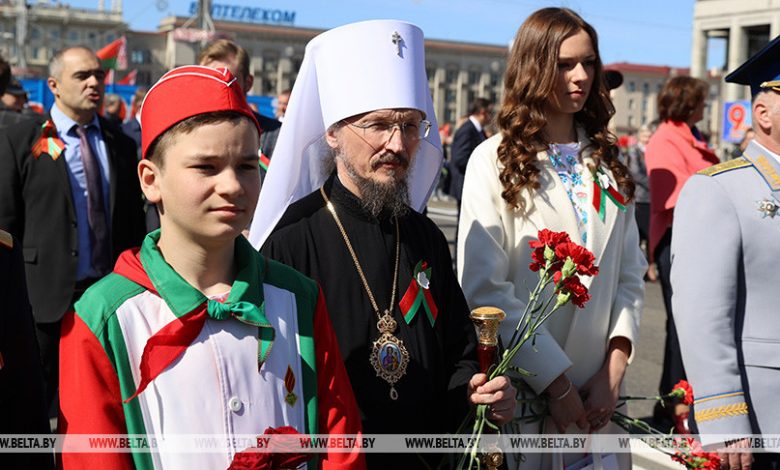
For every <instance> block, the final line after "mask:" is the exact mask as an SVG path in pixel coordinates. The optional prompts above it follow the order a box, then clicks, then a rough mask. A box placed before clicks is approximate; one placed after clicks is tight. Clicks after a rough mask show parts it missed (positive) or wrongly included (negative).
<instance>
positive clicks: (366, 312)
mask: <svg viewBox="0 0 780 470" xmlns="http://www.w3.org/2000/svg"><path fill="white" fill-rule="evenodd" d="M778 56H780V38H778V39H776V40H774V41H772V42H771V43H770V44H768V45H767V46H766V47H765V48H764V49H762V50H761V51H760V52H758V53H757V54H756V55H755V56H754V57H752V58H751V59H750V60H749V61H748V62H747V63H746V64H744V65H743V66H742V67H740V68H739V69H738V70H736V71H734V72H733V73H732V74H731V75H729V77H727V81H730V82H734V83H740V84H745V85H749V86H750V87H751V92H752V96H753V109H752V112H753V125H754V129H753V132H754V137H753V140H752V141H751V142H750V143H747V144H746V145H745V146H744V147H743V148H742V150H741V152H740V154H739V155H738V156H737V158H734V159H733V160H729V161H727V162H724V163H719V160H718V158H717V157H716V155H715V153H714V152H713V151H712V150H711V149H710V148H709V147H708V146H707V144H706V142H705V141H704V139H703V137H702V135H701V133H700V132H699V131H698V130H697V128H696V123H697V122H698V121H700V120H701V119H702V115H703V109H704V105H705V100H706V97H707V87H706V84H705V83H704V82H702V81H701V80H698V79H695V78H690V77H675V78H672V79H671V80H669V81H668V82H667V83H666V84H665V86H664V88H663V90H662V91H661V93H660V95H659V112H660V115H659V121H658V123H657V126H656V125H655V124H654V125H650V126H647V127H643V128H642V129H640V132H639V138H638V140H637V142H636V143H635V144H632V145H631V146H630V147H629V148H622V149H621V148H620V147H619V146H618V142H617V139H616V137H615V136H614V135H613V134H612V133H611V132H610V131H609V128H608V124H609V121H610V119H611V118H612V117H613V115H614V112H615V110H614V107H613V105H612V101H611V98H610V89H612V88H615V87H617V86H620V81H621V80H619V77H616V76H615V75H614V74H611V75H610V74H608V73H607V71H605V70H604V67H603V64H602V61H601V55H600V53H599V41H598V35H597V33H596V31H595V29H594V28H593V27H592V26H591V25H590V24H589V23H588V22H586V21H585V20H584V19H583V18H582V17H580V16H579V15H578V14H576V13H575V12H573V11H572V10H569V9H567V8H544V9H541V10H538V11H536V12H535V13H533V14H532V15H530V16H529V17H528V18H527V19H526V20H525V21H524V22H523V23H522V25H521V26H520V28H519V30H518V32H517V35H516V38H515V41H514V43H513V46H512V49H511V51H510V52H509V56H508V64H507V65H508V66H507V71H506V75H505V77H504V95H503V98H502V101H501V103H495V104H494V103H492V102H491V101H489V100H487V99H484V98H479V99H477V100H475V102H474V103H473V104H472V106H471V108H470V109H469V114H468V116H466V117H465V118H464V119H463V120H462V123H461V124H460V125H459V126H456V128H455V131H454V133H451V132H449V131H447V130H444V131H441V129H440V127H439V123H438V122H437V117H436V115H435V113H434V110H433V104H432V101H431V96H430V91H429V88H428V79H427V77H426V69H425V57H424V36H423V32H422V31H421V30H420V29H419V28H418V27H416V26H414V25H412V24H409V23H406V22H403V21H395V20H377V21H367V22H360V23H353V24H349V25H346V26H342V27H338V28H335V29H332V30H329V31H326V32H324V33H322V34H320V35H319V36H317V37H316V38H314V39H313V40H312V41H311V42H310V43H309V44H308V46H307V48H306V54H305V57H304V60H303V63H302V65H301V70H300V73H299V75H298V77H297V79H296V82H295V85H294V87H293V88H292V90H285V91H284V92H283V93H282V94H280V96H279V98H278V103H279V105H278V112H277V117H278V119H273V118H270V117H266V116H263V115H261V114H259V113H257V112H256V111H255V110H253V109H252V108H251V107H250V106H249V104H248V102H247V100H246V94H247V93H248V92H249V90H251V89H252V83H253V77H252V74H251V73H250V69H249V56H248V54H247V52H246V51H245V50H244V49H243V48H242V47H241V46H240V45H238V44H236V43H235V42H232V41H229V40H226V39H220V40H217V41H215V42H213V43H211V44H210V45H208V46H206V47H205V48H203V50H202V51H201V53H200V54H199V56H198V58H197V65H188V66H183V67H178V68H175V69H173V70H171V71H169V72H168V73H166V74H165V75H164V76H163V77H162V78H160V80H159V81H158V82H157V83H156V84H154V85H153V86H152V87H151V88H149V89H148V90H146V89H140V90H139V92H138V93H137V94H136V97H135V98H134V100H133V106H131V107H130V109H126V107H123V106H122V103H121V99H120V102H117V101H116V98H118V97H116V98H115V97H112V96H104V95H105V93H104V83H103V79H104V78H105V71H104V70H102V69H101V67H100V63H99V61H98V59H97V57H96V56H95V53H94V52H93V51H92V50H90V49H88V48H85V47H81V46H76V47H68V48H65V49H63V50H61V51H59V52H57V53H56V54H55V55H54V56H53V57H52V59H51V61H50V64H49V77H48V80H47V85H48V87H49V89H50V90H51V92H52V93H53V95H54V105H53V106H52V108H51V110H50V111H49V112H48V114H47V115H45V116H38V117H36V116H25V115H22V114H21V113H17V112H16V111H15V110H13V109H12V107H11V106H10V105H7V104H5V103H6V100H5V99H4V100H3V103H4V104H3V108H2V109H0V228H1V229H3V230H4V231H0V263H2V269H0V272H2V276H3V280H4V281H5V282H2V283H0V286H3V289H5V290H4V294H5V297H6V303H7V304H8V305H9V307H8V308H7V309H6V314H4V316H3V318H2V319H0V385H1V386H0V404H2V406H0V410H2V411H0V413H2V415H1V416H0V417H1V418H2V419H0V433H4V434H11V433H12V434H44V433H47V432H50V421H49V418H50V417H54V416H56V417H57V429H58V431H57V432H58V433H60V434H64V435H66V436H68V435H80V434H102V435H105V434H117V435H126V434H132V435H145V436H164V435H166V434H169V435H174V434H220V435H225V436H232V435H243V434H260V433H262V432H264V431H265V430H268V429H273V428H280V427H283V426H289V427H291V428H294V430H295V431H296V432H298V433H301V434H344V435H359V434H361V433H366V434H446V433H453V432H456V430H457V429H458V427H459V425H461V423H462V422H463V421H464V419H466V417H467V416H468V415H469V413H470V411H471V410H472V409H474V407H475V406H477V405H486V406H487V408H486V410H487V412H486V416H487V418H488V419H490V420H491V421H492V422H493V423H494V424H495V425H497V426H503V425H507V424H510V423H512V422H513V421H515V422H522V423H524V424H522V426H521V428H520V431H521V432H522V433H530V434H543V433H602V434H617V433H621V432H623V431H622V430H621V429H620V428H618V427H617V426H616V425H615V424H613V423H612V422H611V419H612V416H613V414H614V413H615V412H616V411H620V410H616V408H617V406H618V404H619V402H620V400H619V397H620V396H621V395H622V394H624V391H625V384H624V377H625V373H626V370H627V367H628V366H629V364H630V362H631V360H632V359H633V358H634V357H635V356H636V343H637V340H638V331H639V324H640V317H641V313H642V309H643V301H644V283H645V280H646V279H649V280H654V279H655V278H656V276H657V278H658V279H659V280H660V283H661V287H662V290H663V296H664V306H665V308H666V313H667V324H666V326H667V339H666V344H665V346H664V354H665V358H664V366H663V372H664V374H663V377H662V380H661V384H660V386H659V391H660V393H661V394H665V393H668V392H669V391H670V390H671V388H672V387H673V386H674V385H675V384H676V383H677V382H678V381H679V380H681V379H684V378H686V377H687V379H688V380H690V382H691V383H692V384H693V387H694V390H696V395H697V398H698V400H699V401H697V402H696V403H694V404H693V407H692V408H691V407H690V406H689V404H688V403H683V402H679V403H678V402H673V403H668V404H667V406H666V407H661V408H659V410H658V411H657V413H658V414H659V415H663V416H660V417H658V419H659V420H660V419H668V420H669V421H670V422H671V423H672V424H675V425H676V430H677V431H678V432H691V428H693V432H696V431H697V430H698V432H701V433H702V435H703V440H704V441H705V443H707V444H712V445H714V446H715V447H716V448H718V449H719V450H720V451H721V452H722V461H723V465H724V468H731V469H740V470H741V469H748V468H777V467H776V466H777V465H778V462H780V459H779V458H778V457H777V454H772V453H755V454H751V452H750V451H749V450H748V449H746V448H745V446H746V445H747V441H745V440H744V439H742V438H743V437H745V436H747V435H751V434H761V433H770V434H771V433H775V432H776V431H777V425H776V424H775V423H776V420H774V419H773V418H774V414H775V411H774V407H773V406H772V398H773V392H772V390H774V386H775V384H777V382H775V381H776V380H778V379H777V376H776V375H777V373H776V371H777V364H776V362H777V361H776V360H775V359H774V358H775V357H776V356H774V354H773V351H774V349H775V345H776V344H777V341H778V340H780V332H778V331H776V330H777V327H775V326H774V325H775V324H776V322H773V321H772V317H771V313H772V312H773V308H772V301H771V299H772V296H771V292H772V287H773V282H772V281H773V280H774V275H773V274H774V273H773V271H772V263H773V261H774V256H772V255H774V254H776V253H777V251H778V250H780V245H778V241H777V237H776V236H775V234H776V230H777V227H775V226H774V225H776V224H777V222H776V220H780V218H777V219H776V217H775V216H776V215H777V212H778V209H779V208H780V175H778V172H779V171H780V137H779V136H780V132H778V129H777V127H778V125H777V123H778V122H780V117H779V116H780V114H778V113H780V65H777V64H780V61H777V60H776V59H777V58H778ZM377 75H378V76H381V77H382V80H373V79H371V78H369V77H375V76H377ZM9 81H10V78H9V70H8V66H7V64H6V63H5V62H2V61H0V91H5V90H4V88H6V87H8V86H9ZM10 86H11V87H13V83H11V85H10ZM11 89H12V90H13V88H11ZM140 103H143V105H141V104H140ZM11 113H14V114H11ZM437 131H440V132H437ZM450 139H451V140H450ZM443 140H445V142H443ZM443 143H444V144H445V145H448V146H449V147H450V151H451V153H450V156H449V159H448V167H449V171H450V177H451V194H452V195H453V197H454V198H455V199H456V201H457V207H458V219H459V221H458V229H457V250H456V261H455V263H453V258H452V257H451V255H450V249H449V246H448V243H447V240H446V239H445V237H444V235H443V234H442V232H441V231H440V230H439V229H438V228H437V226H436V225H435V224H434V223H433V222H432V221H431V220H430V219H429V218H427V217H426V216H425V215H424V210H425V208H426V205H427V203H428V199H429V197H430V196H431V194H432V193H433V192H434V191H435V190H436V188H437V184H438V182H439V178H440V176H441V168H442V165H443V163H444V154H443V145H442V144H443ZM607 195H609V196H608V197H607ZM542 229H547V230H550V231H554V232H562V233H565V234H566V235H567V237H568V239H570V240H571V241H572V242H574V243H576V244H578V245H581V246H582V247H584V248H586V249H587V250H588V251H590V252H591V253H593V255H594V257H595V260H596V263H597V264H598V271H599V275H598V276H597V277H594V278H591V279H588V280H587V281H583V283H584V285H585V287H586V288H587V291H588V293H589V295H590V300H589V301H588V302H587V304H585V305H584V306H583V305H579V306H575V305H573V304H568V305H566V306H564V307H563V308H562V309H561V310H560V311H558V312H556V314H555V315H554V316H552V317H551V318H550V319H549V320H548V321H547V322H546V323H545V324H544V325H542V326H541V328H540V329H539V330H538V332H537V335H536V337H535V338H534V341H533V345H528V346H527V347H524V348H523V349H521V350H520V353H519V354H518V355H517V357H516V358H515V363H514V365H515V366H516V367H518V368H522V369H524V370H527V371H529V372H530V374H529V375H527V376H524V377H523V378H522V380H520V381H513V380H512V379H511V378H510V377H508V376H498V377H495V378H493V379H491V380H489V378H488V375H486V374H485V372H486V371H485V370H481V369H480V365H479V362H478V360H477V349H478V347H477V337H476V334H475V330H474V326H473V324H472V323H471V321H470V320H469V311H470V309H473V308H476V307H479V306H486V305H490V306H495V307H498V308H500V309H501V310H503V311H504V312H505V313H506V316H507V319H506V320H505V321H504V322H503V323H502V324H501V328H500V332H501V335H502V337H503V338H505V339H508V338H509V337H510V336H512V334H513V330H514V328H515V326H516V325H517V323H518V321H519V318H520V315H521V314H522V313H523V311H524V310H525V307H526V304H527V302H528V296H527V292H528V290H529V289H530V287H531V286H533V285H535V284H536V282H537V279H536V275H537V274H536V273H535V272H533V271H531V270H529V269H528V266H529V264H532V261H534V256H535V254H534V248H533V247H531V246H530V245H529V241H531V240H533V239H535V238H536V236H537V233H538V232H539V231H540V230H542ZM537 261H538V260H537ZM453 264H456V269H453ZM656 267H657V275H656V270H655V269H656ZM659 346H660V345H659ZM39 359H40V360H39ZM518 393H521V394H523V395H526V394H531V395H533V396H538V397H541V398H544V399H545V400H546V403H547V408H546V409H547V411H546V414H545V416H542V417H541V419H534V420H528V419H526V418H529V416H527V415H525V413H528V412H529V408H527V407H524V406H519V405H518V403H517V396H518ZM22 401H24V402H25V403H26V406H24V407H20V406H18V405H14V404H16V403H18V402H22ZM52 410H56V411H55V412H52ZM689 425H690V427H689ZM714 434H720V435H726V436H730V437H731V439H729V440H707V439H704V436H705V435H714ZM228 447H229V448H228V449H227V450H226V451H225V452H222V453H219V452H213V453H206V454H191V453H182V452H151V453H150V452H144V451H132V452H126V453H120V452H116V453H76V452H65V453H62V454H60V455H58V457H57V462H58V464H59V465H60V466H61V467H63V468H87V467H89V466H94V467H96V468H133V467H142V468H152V467H153V468H184V467H191V468H228V467H230V466H231V465H233V466H236V468H239V467H238V466H239V465H241V462H242V459H247V458H249V457H247V455H246V454H245V453H244V452H243V451H245V450H246V449H244V448H240V447H238V446H237V444H236V443H233V444H231V445H229V446H228ZM731 448H737V450H736V451H733V449H731ZM508 457H509V458H510V459H514V460H515V461H514V462H510V465H512V466H514V465H518V466H521V467H522V468H530V469H533V468H539V469H542V468H556V469H558V468H566V467H567V466H571V465H572V464H574V463H575V462H577V461H580V460H581V459H582V455H579V454H574V453H554V452H551V453H546V454H538V453H532V454H528V455H525V456H523V458H520V456H517V455H510V456H508ZM444 458H445V459H446V457H444ZM601 458H602V457H599V458H598V459H597V460H600V459H601ZM607 458H609V459H611V460H609V464H610V465H614V468H630V467H631V455H630V454H628V453H623V454H618V455H614V456H610V457H605V458H604V459H605V462H606V459H607ZM5 459H9V462H11V463H12V464H13V465H17V466H23V467H24V468H49V467H52V466H53V465H54V459H53V457H52V456H49V455H47V454H41V453H38V454H5V455H0V460H5ZM441 459H442V456H440V455H436V454H426V455H424V456H419V455H414V454H403V453H395V454H373V453H362V452H360V451H359V449H357V448H355V449H352V451H351V452H335V451H333V452H330V451H329V452H325V453H323V454H319V455H316V456H312V457H311V460H310V461H309V464H310V465H312V466H318V467H322V468H366V467H368V468H398V467H400V466H406V467H409V468H419V467H421V466H429V467H435V466H437V465H439V463H440V461H441ZM9 468H10V467H9ZM20 468H21V467H20ZM240 468H244V467H240Z"/></svg>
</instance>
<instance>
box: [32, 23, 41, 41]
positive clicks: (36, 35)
mask: <svg viewBox="0 0 780 470" xmlns="http://www.w3.org/2000/svg"><path fill="white" fill-rule="evenodd" d="M40 38H41V30H40V29H39V28H38V27H36V26H33V27H32V28H30V39H33V40H36V39H40Z"/></svg>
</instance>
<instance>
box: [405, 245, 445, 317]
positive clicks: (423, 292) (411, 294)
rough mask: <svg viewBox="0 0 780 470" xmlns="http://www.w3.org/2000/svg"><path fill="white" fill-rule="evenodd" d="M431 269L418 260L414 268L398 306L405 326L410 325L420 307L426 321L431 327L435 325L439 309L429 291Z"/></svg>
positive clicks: (425, 263) (424, 262)
mask: <svg viewBox="0 0 780 470" xmlns="http://www.w3.org/2000/svg"><path fill="white" fill-rule="evenodd" d="M430 282H431V268H429V267H428V263H427V262H426V261H422V260H420V261H419V262H418V263H417V265H416V266H415V267H414V276H413V277H412V281H411V282H410V283H409V288H407V289H406V293H405V294H404V296H403V297H402V298H401V302H400V303H399V306H400V307H401V312H402V313H403V314H404V320H405V321H406V324H407V325H408V324H410V323H411V322H412V320H413V319H414V317H415V315H417V312H418V311H419V310H420V307H422V308H423V310H425V314H426V316H427V317H428V321H429V322H430V323H431V326H433V325H434V324H435V323H436V317H438V316H439V309H438V308H437V307H436V302H434V301H433V295H431V290H430Z"/></svg>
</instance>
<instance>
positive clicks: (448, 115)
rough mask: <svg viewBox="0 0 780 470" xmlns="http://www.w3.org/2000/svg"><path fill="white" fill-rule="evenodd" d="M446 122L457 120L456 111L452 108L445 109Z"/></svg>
mask: <svg viewBox="0 0 780 470" xmlns="http://www.w3.org/2000/svg"><path fill="white" fill-rule="evenodd" d="M444 122H455V112H454V111H453V110H452V108H447V109H445V110H444Z"/></svg>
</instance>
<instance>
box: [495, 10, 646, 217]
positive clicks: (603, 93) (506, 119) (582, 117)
mask: <svg viewBox="0 0 780 470" xmlns="http://www.w3.org/2000/svg"><path fill="white" fill-rule="evenodd" d="M580 31H585V32H586V33H587V34H588V36H590V40H591V43H592V45H593V50H594V52H595V53H596V63H595V64H594V77H593V84H592V85H591V90H590V93H589V94H588V98H587V100H586V101H585V105H584V106H583V108H582V110H580V111H578V112H577V113H575V115H574V122H575V124H577V125H579V126H582V127H583V128H584V129H585V133H586V134H587V136H588V138H589V140H590V144H589V147H590V149H591V150H592V154H591V155H592V157H593V160H594V162H595V164H596V165H597V166H598V165H600V164H601V163H602V162H603V163H604V164H606V165H607V167H608V168H609V169H610V170H611V171H612V174H613V175H614V176H615V180H616V181H617V184H618V186H619V188H620V190H621V191H622V192H623V194H624V195H626V196H627V197H628V199H631V198H632V197H633V196H634V181H633V180H632V178H631V175H630V173H629V172H628V169H627V168H626V167H625V165H623V164H622V163H621V162H620V160H619V159H618V149H617V146H616V145H615V142H616V139H615V136H614V135H613V134H612V133H611V132H609V130H607V123H608V122H609V120H610V118H611V117H612V115H613V114H615V107H614V106H613V105H612V100H611V99H610V96H609V90H608V89H607V86H606V83H605V82H604V77H603V75H604V74H603V71H602V63H601V56H600V55H599V48H598V37H597V35H596V31H595V30H594V29H593V27H592V26H591V25H589V24H588V23H587V22H585V20H583V19H582V18H581V17H580V16H579V15H577V14H576V13H574V12H573V11H572V10H569V9H568V8H543V9H541V10H538V11H536V12H535V13H533V14H532V15H531V16H529V17H528V19H526V20H525V22H524V23H523V24H522V25H521V26H520V29H519V30H518V31H517V35H516V37H515V41H514V45H513V46H512V51H511V53H510V55H509V61H508V64H507V71H506V75H505V77H504V99H503V102H502V103H501V109H500V111H499V113H498V116H497V118H496V123H497V124H498V128H499V129H500V131H501V133H502V135H503V140H502V142H501V144H500V145H499V146H498V161H499V162H500V163H501V164H502V166H503V168H502V169H501V172H500V174H499V179H500V180H501V184H502V185H503V187H504V190H503V191H502V192H501V196H502V197H503V198H504V200H505V201H506V203H507V204H508V205H509V207H511V208H513V209H523V207H522V205H523V198H522V197H521V193H522V191H523V189H528V190H529V191H530V190H535V189H538V188H539V173H540V169H539V166H538V164H537V158H536V154H537V152H540V151H542V150H545V149H547V147H548V146H549V144H550V142H549V139H548V137H547V136H546V135H545V127H546V126H547V118H546V116H545V107H546V106H547V104H548V103H549V102H550V100H551V99H552V97H553V93H554V91H555V84H556V82H557V80H558V53H559V51H560V48H561V43H562V42H563V41H564V40H565V39H567V38H569V37H571V36H573V35H575V34H577V33H579V32H580ZM591 170H593V169H591Z"/></svg>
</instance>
